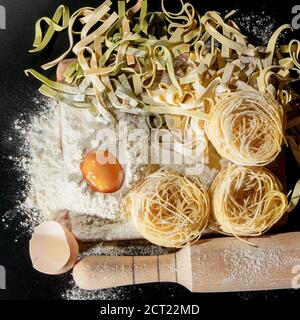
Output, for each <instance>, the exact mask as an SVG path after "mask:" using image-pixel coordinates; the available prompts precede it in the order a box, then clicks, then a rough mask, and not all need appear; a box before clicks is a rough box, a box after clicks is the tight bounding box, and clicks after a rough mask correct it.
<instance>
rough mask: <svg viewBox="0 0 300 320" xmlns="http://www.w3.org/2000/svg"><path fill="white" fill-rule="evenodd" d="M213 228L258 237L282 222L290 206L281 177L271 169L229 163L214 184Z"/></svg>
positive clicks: (238, 235) (212, 194)
mask: <svg viewBox="0 0 300 320" xmlns="http://www.w3.org/2000/svg"><path fill="white" fill-rule="evenodd" d="M210 195H211V206H212V217H211V220H210V224H209V226H210V228H211V229H213V230H215V231H218V232H221V233H224V234H227V235H234V236H235V237H237V238H240V237H255V236H260V235H262V234H263V233H265V232H267V231H268V230H269V229H270V228H272V226H274V224H275V223H276V222H278V221H279V220H280V219H281V218H282V216H283V215H284V213H285V212H286V210H287V207H288V200H287V197H286V195H285V194H284V193H283V192H282V186H281V184H280V182H279V180H278V179H277V178H276V177H275V176H274V175H273V174H272V173H271V172H270V171H268V170H267V169H264V168H259V167H240V166H237V165H229V166H228V167H227V168H225V169H222V170H221V171H220V172H219V173H218V175H217V176H216V178H215V180H214V181H213V183H212V185H211V188H210Z"/></svg>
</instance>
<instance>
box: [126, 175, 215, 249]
mask: <svg viewBox="0 0 300 320" xmlns="http://www.w3.org/2000/svg"><path fill="white" fill-rule="evenodd" d="M127 212H128V213H129V214H130V215H131V217H132V218H133V221H134V224H135V225H136V227H137V228H138V230H139V231H140V233H141V234H142V235H143V236H144V237H145V238H146V239H147V240H149V241H150V242H152V243H154V244H156V245H160V246H164V247H175V248H180V247H183V246H185V245H188V244H191V243H193V242H195V241H197V240H198V239H199V238H200V236H201V233H202V231H203V230H204V229H205V228H206V226H207V224H208V220H209V215H210V201H209V196H208V193H207V191H206V190H205V188H204V187H203V185H202V184H201V182H200V181H199V180H198V179H197V180H195V181H194V180H193V181H192V180H190V179H188V178H187V177H184V176H182V175H181V174H179V173H178V172H176V171H172V170H166V169H160V170H158V171H156V172H154V173H153V174H151V175H149V176H148V177H147V178H146V179H145V180H144V181H143V182H142V183H141V184H139V185H138V186H137V187H136V188H135V190H133V191H132V192H130V194H129V195H128V197H127Z"/></svg>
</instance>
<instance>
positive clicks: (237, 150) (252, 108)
mask: <svg viewBox="0 0 300 320" xmlns="http://www.w3.org/2000/svg"><path fill="white" fill-rule="evenodd" d="M206 133H207V136H208V138H209V140H210V141H211V142H212V144H213V145H214V147H215V148H216V150H217V152H218V153H219V154H220V155H221V156H222V157H223V158H225V159H227V160H230V161H231V162H233V163H235V164H238V165H241V166H264V165H266V164H268V163H270V162H272V161H273V160H275V158H276V157H277V155H278V154H279V152H280V151H281V145H282V142H283V139H284V136H283V108H282V106H281V105H280V104H279V103H278V102H277V101H276V100H275V99H274V98H273V97H271V96H270V95H268V94H261V93H259V92H257V91H236V92H232V93H229V94H226V95H225V96H223V97H222V98H221V99H220V100H219V101H218V102H217V103H216V104H215V106H214V107H213V108H212V109H211V111H210V113H209V120H208V122H207V124H206Z"/></svg>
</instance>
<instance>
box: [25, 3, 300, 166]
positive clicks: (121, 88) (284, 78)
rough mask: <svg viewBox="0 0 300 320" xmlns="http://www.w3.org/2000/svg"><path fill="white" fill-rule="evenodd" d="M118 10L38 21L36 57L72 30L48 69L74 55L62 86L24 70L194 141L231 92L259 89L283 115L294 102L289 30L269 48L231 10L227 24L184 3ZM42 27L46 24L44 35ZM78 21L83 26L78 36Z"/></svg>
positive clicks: (95, 109) (56, 93) (94, 107)
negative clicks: (174, 8)
mask: <svg viewBox="0 0 300 320" xmlns="http://www.w3.org/2000/svg"><path fill="white" fill-rule="evenodd" d="M111 5H112V1H110V0H106V1H104V2H103V3H102V4H101V5H100V6H99V7H98V8H92V7H84V8H81V9H79V10H77V11H76V12H74V13H73V14H72V15H70V13H69V10H68V8H66V7H65V6H59V7H58V9H57V10H56V12H55V14H54V16H53V17H52V18H47V17H44V18H42V19H40V20H39V21H38V22H37V24H36V35H35V40H34V44H33V45H34V49H33V50H32V51H33V52H38V51H41V50H43V49H44V48H45V47H46V46H47V44H48V43H49V41H50V40H51V38H52V37H53V35H54V33H55V32H62V31H63V30H67V33H68V37H69V47H68V49H67V50H66V51H65V52H64V53H63V54H62V55H61V56H60V57H58V58H57V59H55V60H54V61H51V62H49V63H47V64H45V65H43V66H42V67H43V69H45V70H47V69H49V68H51V67H54V66H56V65H57V64H58V63H59V62H60V61H62V60H63V59H65V58H67V57H68V56H70V55H71V54H73V55H74V54H75V55H76V57H77V59H78V63H77V64H73V65H71V66H70V67H69V68H68V69H67V70H66V72H65V77H66V83H65V84H59V83H55V82H54V81H51V80H49V79H47V78H46V77H44V76H43V75H41V74H40V73H38V72H36V71H34V70H31V69H30V70H26V74H27V75H30V74H31V75H33V76H34V77H36V78H38V79H39V80H40V81H41V82H42V83H43V85H42V86H41V88H40V92H42V93H43V94H45V95H47V96H50V97H52V98H54V99H57V100H60V101H63V102H65V103H66V104H68V105H70V106H73V107H76V108H82V109H89V110H90V111H91V112H92V113H93V114H95V115H98V116H99V117H102V118H103V121H113V116H112V114H111V111H112V109H113V108H117V109H119V110H121V111H123V112H128V113H134V114H139V115H141V116H145V117H149V115H155V117H156V119H157V120H158V121H157V122H156V127H160V126H162V125H163V124H164V121H162V120H161V118H164V120H165V128H167V129H169V130H173V129H179V130H182V128H183V123H184V128H191V129H192V130H194V131H195V133H196V137H195V140H197V139H202V138H201V137H199V136H197V132H199V131H202V133H203V129H204V125H205V122H206V121H207V120H208V118H209V117H208V113H209V111H210V110H213V108H214V106H215V104H216V103H217V101H218V97H219V95H220V94H223V93H224V92H225V93H226V92H232V91H237V90H242V91H249V90H252V89H253V88H255V89H256V90H258V91H259V92H261V93H262V94H265V93H269V94H270V95H272V96H273V97H274V99H275V100H277V101H278V102H279V103H280V104H281V105H282V106H283V107H285V106H286V105H287V104H288V103H289V102H290V101H292V100H293V95H292V94H291V93H290V88H289V83H291V82H293V81H296V80H298V79H299V77H300V71H299V66H300V63H299V51H300V45H299V41H298V40H295V39H294V40H291V41H290V43H289V44H287V45H282V46H279V47H277V46H276V43H277V39H278V37H279V35H280V33H281V32H282V31H284V30H286V29H291V27H290V25H283V26H281V27H280V28H278V29H277V30H276V31H275V32H274V34H273V36H272V37H271V38H270V41H269V43H268V45H267V47H266V48H264V49H262V48H259V47H257V48H256V47H254V46H253V45H252V44H250V43H249V42H248V41H247V38H246V37H245V36H244V35H243V34H242V33H241V31H240V29H239V27H238V25H237V24H236V23H235V22H234V21H233V20H232V16H233V14H234V13H235V12H234V11H232V12H230V13H228V14H227V15H226V16H225V17H224V18H222V17H221V15H220V14H219V13H218V12H215V11H208V12H207V13H205V14H204V15H203V16H200V15H199V13H198V12H197V11H196V10H195V9H194V7H193V6H192V5H191V4H190V3H184V2H183V1H181V9H180V10H179V12H177V13H172V12H169V11H168V10H167V9H166V7H165V4H164V1H162V9H161V12H148V2H147V0H138V1H136V3H135V5H133V6H131V7H130V5H127V4H126V2H125V1H118V12H114V11H112V8H111ZM41 21H44V22H46V23H47V24H48V30H46V31H45V32H43V31H42V28H41ZM78 22H79V24H81V25H82V27H81V29H79V30H75V29H74V26H75V24H76V23H78ZM157 24H159V25H160V28H159V30H157V28H156V26H157ZM77 38H79V39H77ZM292 73H294V76H292V75H291V74H292ZM274 79H276V80H277V82H278V85H276V86H275V85H274V81H273V80H274ZM258 130H259V129H258ZM263 130H264V128H263ZM202 137H203V135H202ZM280 140H281V138H279V139H278V140H276V141H275V144H276V146H278V143H279V142H280ZM192 145H195V143H192V144H191V146H192ZM274 154H276V152H274ZM244 157H245V155H242V158H244ZM270 158H271V155H270ZM253 160H254V159H253V158H252V159H249V161H247V163H248V162H249V163H251V164H253ZM261 162H262V163H264V160H263V161H261Z"/></svg>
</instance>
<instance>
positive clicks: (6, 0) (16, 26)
mask: <svg viewBox="0 0 300 320" xmlns="http://www.w3.org/2000/svg"><path fill="white" fill-rule="evenodd" d="M113 2H116V1H113ZM178 2H179V1H178V0H173V1H169V0H166V1H165V3H166V6H167V7H168V8H169V9H172V10H173V9H174V10H175V8H176V6H177V4H178ZM190 2H191V3H193V4H194V6H195V8H196V9H197V10H199V11H200V13H203V12H205V11H207V10H217V11H220V12H224V11H225V10H226V11H228V10H231V9H239V12H238V14H241V13H242V14H247V13H253V12H255V13H257V14H262V12H263V11H264V12H265V14H266V15H270V16H271V17H272V21H274V24H275V27H276V26H279V25H280V24H282V23H290V22H291V19H292V14H291V8H292V7H293V6H294V5H295V4H297V3H296V2H295V1H284V3H283V2H281V3H276V2H275V1H271V0H268V1H266V0H264V1H261V2H260V4H259V5H255V2H252V1H245V2H244V1H238V0H235V1H220V0H210V1H197V0H194V1H190ZM61 3H64V4H66V5H68V6H69V7H70V8H71V10H72V12H73V11H74V10H76V9H78V8H80V7H82V6H87V5H88V6H97V5H99V4H100V3H101V1H95V0H1V1H0V5H2V6H4V7H5V9H6V18H7V28H6V30H0V48H1V49H0V112H1V113H0V135H1V137H0V215H1V216H4V215H6V216H7V215H8V216H9V217H10V219H9V220H8V221H6V222H2V220H1V217H0V265H3V266H4V267H5V268H6V273H7V289H6V290H0V300H9V299H13V300H15V299H18V300H20V299H22V300H23V299H30V300H36V299H61V294H62V292H64V291H65V290H66V288H67V287H68V286H70V285H69V282H70V279H71V275H70V274H67V275H61V276H47V275H44V274H40V273H38V272H36V271H35V270H33V268H32V266H31V261H30V258H29V254H28V240H29V238H30V235H29V234H28V233H26V232H25V230H23V229H22V228H21V227H20V220H21V219H22V218H21V217H20V214H19V213H18V212H17V210H15V208H16V206H17V204H18V203H19V202H20V201H22V200H24V199H23V195H22V194H23V193H22V190H23V188H24V187H25V184H24V182H23V181H22V180H21V179H20V173H19V172H18V171H17V170H16V169H15V167H14V165H13V162H12V161H11V160H10V156H18V149H19V147H20V146H21V144H22V142H21V141H20V139H18V137H17V136H14V135H13V133H12V130H11V127H12V124H13V123H14V121H15V120H16V119H17V118H19V117H20V116H21V114H22V115H23V116H22V117H23V118H24V115H25V119H26V116H27V117H28V119H29V118H30V115H32V114H33V113H35V112H37V111H38V110H37V106H36V105H34V104H33V103H32V99H33V97H35V96H36V95H37V89H38V87H39V83H38V82H37V81H35V80H33V79H30V78H26V77H25V75H24V73H23V70H24V69H26V68H28V67H33V68H36V69H39V67H40V65H41V64H42V63H43V62H46V61H49V60H50V59H51V57H55V56H57V54H58V53H60V52H63V50H64V48H65V44H66V42H65V41H66V39H58V41H57V43H56V44H55V46H54V47H52V48H51V49H50V50H48V51H47V52H46V54H29V53H28V50H29V49H30V48H31V45H32V41H33V37H34V24H35V21H36V20H37V19H38V18H40V17H42V16H50V15H52V14H53V12H54V10H55V9H56V7H57V6H58V5H59V4H61ZM149 3H151V4H150V5H149V6H150V8H151V9H155V8H159V3H160V1H154V0H149ZM172 6H173V7H172ZM152 7H153V8H152ZM296 35H297V37H298V38H299V32H296ZM50 74H51V73H50ZM9 136H12V138H13V139H12V140H11V141H10V140H9V139H8V137H9ZM286 151H287V172H288V177H287V179H288V183H289V185H293V183H294V182H295V180H296V179H297V177H299V168H298V167H297V165H296V164H295V161H294V160H293V156H292V155H291V154H290V151H289V150H286ZM54 201H55V199H54ZM299 211H300V210H299V208H298V209H297V210H295V211H294V212H293V213H292V214H291V215H290V219H289V225H288V227H286V228H285V229H284V230H283V231H290V230H292V231H296V230H300V221H299V220H300V219H299V215H300V212H299ZM299 245H300V244H299ZM125 296H126V298H127V299H139V300H143V299H160V300H161V301H162V300H164V299H175V298H178V299H181V300H190V299H191V298H193V299H197V300H198V301H199V302H202V303H206V302H214V303H216V302H218V301H223V302H224V301H227V300H228V301H233V302H239V301H245V300H247V301H256V302H257V301H260V302H262V301H269V300H272V301H278V302H279V301H282V300H283V299H285V298H287V299H291V298H297V297H298V298H300V293H299V290H276V291H261V292H251V293H246V292H237V293H220V294H217V293H215V294H201V293H197V294H195V293H190V292H189V291H188V290H187V289H185V288H183V287H181V286H179V285H176V284H147V285H135V286H130V287H126V288H125Z"/></svg>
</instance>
